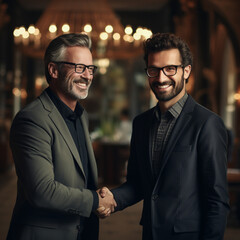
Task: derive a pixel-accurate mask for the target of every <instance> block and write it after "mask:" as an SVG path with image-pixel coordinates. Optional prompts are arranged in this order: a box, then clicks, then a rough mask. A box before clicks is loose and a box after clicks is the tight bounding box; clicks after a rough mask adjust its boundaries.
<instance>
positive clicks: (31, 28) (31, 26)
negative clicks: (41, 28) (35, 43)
mask: <svg viewBox="0 0 240 240" xmlns="http://www.w3.org/2000/svg"><path fill="white" fill-rule="evenodd" d="M28 32H29V33H30V34H34V32H35V27H34V26H33V25H30V26H29V28H28Z"/></svg>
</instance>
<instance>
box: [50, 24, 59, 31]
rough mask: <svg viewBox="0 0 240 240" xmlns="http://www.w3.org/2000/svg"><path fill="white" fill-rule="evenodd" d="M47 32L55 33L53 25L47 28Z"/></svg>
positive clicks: (55, 29) (55, 28)
mask: <svg viewBox="0 0 240 240" xmlns="http://www.w3.org/2000/svg"><path fill="white" fill-rule="evenodd" d="M48 30H49V32H51V33H55V32H57V26H56V25H55V24H52V25H50V26H49V28H48Z"/></svg>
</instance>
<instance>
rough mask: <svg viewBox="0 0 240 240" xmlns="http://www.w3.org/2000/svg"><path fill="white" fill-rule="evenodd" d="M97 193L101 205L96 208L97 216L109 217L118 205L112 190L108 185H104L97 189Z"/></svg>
mask: <svg viewBox="0 0 240 240" xmlns="http://www.w3.org/2000/svg"><path fill="white" fill-rule="evenodd" d="M97 194H98V199H99V207H98V209H97V210H96V214H97V216H98V217H99V218H106V217H109V216H110V214H111V213H112V212H114V209H115V207H116V206H117V203H116V201H115V200H114V197H113V194H112V192H111V191H110V190H109V189H108V188H107V187H102V188H100V189H98V190H97Z"/></svg>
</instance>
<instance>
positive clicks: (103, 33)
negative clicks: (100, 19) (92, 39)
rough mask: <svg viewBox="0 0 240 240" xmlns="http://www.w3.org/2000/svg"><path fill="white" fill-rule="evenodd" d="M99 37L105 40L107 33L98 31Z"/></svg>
mask: <svg viewBox="0 0 240 240" xmlns="http://www.w3.org/2000/svg"><path fill="white" fill-rule="evenodd" d="M99 37H100V38H101V39H102V40H107V39H108V34H107V33H106V32H102V33H100V35H99Z"/></svg>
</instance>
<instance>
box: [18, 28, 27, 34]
mask: <svg viewBox="0 0 240 240" xmlns="http://www.w3.org/2000/svg"><path fill="white" fill-rule="evenodd" d="M19 32H20V34H21V35H23V33H25V32H26V29H25V27H20V28H19Z"/></svg>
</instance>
